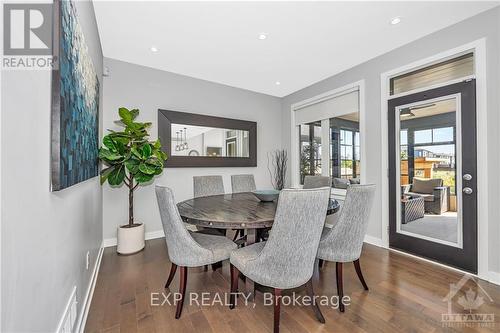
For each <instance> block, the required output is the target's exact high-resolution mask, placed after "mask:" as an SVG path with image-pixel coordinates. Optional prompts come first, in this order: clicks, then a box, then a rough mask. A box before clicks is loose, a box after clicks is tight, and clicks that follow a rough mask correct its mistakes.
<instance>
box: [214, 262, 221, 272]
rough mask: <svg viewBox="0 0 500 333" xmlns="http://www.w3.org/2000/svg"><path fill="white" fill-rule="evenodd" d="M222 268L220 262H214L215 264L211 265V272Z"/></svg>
mask: <svg viewBox="0 0 500 333" xmlns="http://www.w3.org/2000/svg"><path fill="white" fill-rule="evenodd" d="M221 267H222V261H219V262H216V263H213V264H212V271H214V272H215V271H216V270H217V268H221Z"/></svg>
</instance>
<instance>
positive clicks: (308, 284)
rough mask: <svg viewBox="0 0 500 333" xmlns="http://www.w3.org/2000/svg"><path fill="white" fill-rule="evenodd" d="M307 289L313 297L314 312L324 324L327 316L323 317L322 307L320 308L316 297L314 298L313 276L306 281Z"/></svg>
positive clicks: (308, 293)
mask: <svg viewBox="0 0 500 333" xmlns="http://www.w3.org/2000/svg"><path fill="white" fill-rule="evenodd" d="M306 291H307V295H308V296H309V297H310V298H311V307H312V309H313V311H314V314H315V315H316V318H317V319H318V321H319V322H320V323H322V324H324V323H325V317H323V314H322V313H321V309H320V308H319V306H318V303H316V301H315V298H314V290H313V283H312V278H311V279H310V280H309V281H308V282H307V283H306Z"/></svg>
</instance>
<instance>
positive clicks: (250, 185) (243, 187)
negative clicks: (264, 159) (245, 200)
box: [231, 175, 256, 193]
mask: <svg viewBox="0 0 500 333" xmlns="http://www.w3.org/2000/svg"><path fill="white" fill-rule="evenodd" d="M231 188H232V190H233V193H242V192H252V191H255V189H256V187H255V179H254V177H253V175H231Z"/></svg>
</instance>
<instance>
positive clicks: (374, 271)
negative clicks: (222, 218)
mask: <svg viewBox="0 0 500 333" xmlns="http://www.w3.org/2000/svg"><path fill="white" fill-rule="evenodd" d="M115 251H116V248H114V247H113V248H106V249H105V251H104V256H103V259H102V264H101V269H100V272H99V277H98V280H97V285H96V288H95V292H94V297H93V300H92V304H91V307H90V311H89V315H88V320H87V324H86V327H85V331H86V332H147V333H150V332H217V333H218V332H241V333H244V332H272V329H273V307H272V306H264V305H263V301H264V299H263V295H262V294H261V293H259V292H258V293H257V295H256V298H255V303H249V305H247V306H245V305H243V304H241V303H240V302H239V303H238V305H237V306H236V308H235V309H234V310H230V309H229V308H228V307H227V306H223V305H220V304H215V305H213V306H202V305H201V304H200V305H196V304H192V305H190V304H189V302H188V301H187V300H186V302H185V303H184V309H183V312H182V317H181V318H180V319H179V320H176V319H174V316H175V306H174V305H173V304H172V305H168V304H166V305H163V306H152V305H151V293H162V292H166V293H168V291H169V290H168V289H167V290H166V291H165V290H164V289H163V287H164V285H165V281H166V279H167V277H168V274H169V271H170V262H169V260H168V256H167V250H166V245H165V240H164V239H155V240H151V241H147V244H146V248H145V250H144V251H142V252H140V253H138V254H135V255H132V256H119V255H117V254H116V252H115ZM360 262H361V268H362V270H363V275H364V277H365V280H366V283H367V284H368V287H369V288H370V291H365V290H364V289H363V286H362V285H361V283H360V282H359V280H358V277H357V275H356V271H355V268H354V265H353V264H349V263H347V264H344V265H343V274H344V283H343V289H344V295H348V296H350V297H351V304H350V305H347V306H346V307H345V312H344V313H340V312H339V311H338V309H333V308H331V307H325V306H321V311H322V312H323V315H324V317H325V319H326V323H325V324H321V323H319V322H318V321H317V320H316V317H315V314H314V312H313V311H312V310H311V307H310V306H293V305H288V306H286V305H282V306H281V309H282V310H281V311H282V313H281V332H370V333H371V332H381V333H382V332H383V333H387V332H498V331H500V287H499V286H496V285H494V284H490V283H488V282H485V281H481V280H480V281H479V285H480V286H481V287H482V288H484V290H485V291H486V293H488V294H489V296H490V297H491V298H492V299H493V302H490V300H489V299H488V297H487V296H486V295H485V294H484V293H483V292H482V291H481V290H480V288H478V286H477V285H476V284H475V283H474V282H472V281H468V282H467V283H466V285H465V286H464V287H463V288H462V290H461V291H460V292H459V293H458V294H457V296H456V297H455V299H454V301H453V305H452V309H453V313H464V312H463V308H462V307H461V306H460V305H459V303H458V302H457V299H458V298H459V297H460V296H464V295H465V291H467V290H468V289H469V288H470V289H471V290H473V291H474V292H477V293H478V295H480V296H481V297H483V300H484V304H483V305H481V306H480V308H479V309H478V311H473V312H472V313H482V314H494V316H495V318H494V320H495V322H494V326H491V325H490V327H483V328H479V327H478V326H477V324H475V325H474V327H458V326H454V327H451V328H450V327H443V324H442V322H441V314H443V313H447V311H448V305H447V302H445V301H443V298H445V296H446V295H447V294H448V292H449V287H450V283H457V282H458V281H459V280H460V279H461V278H462V274H460V273H457V272H454V271H451V270H447V269H445V268H441V267H439V266H436V265H432V264H429V263H426V262H423V261H420V260H417V259H413V258H410V257H408V256H404V255H401V254H398V253H395V252H390V251H388V250H385V249H381V248H378V247H375V246H372V245H368V244H365V245H364V248H363V254H362V256H361V260H360ZM179 275H180V274H179V272H177V274H176V276H175V277H174V279H173V281H172V283H171V285H170V290H171V291H172V292H177V290H178V287H179ZM313 281H314V291H315V293H316V295H327V296H334V295H336V282H335V263H330V262H325V264H324V267H323V268H322V269H321V272H320V275H319V277H318V276H315V278H314V280H313ZM239 285H240V288H242V287H243V286H244V283H243V282H242V281H241V280H240V282H239ZM229 288H230V272H229V264H228V263H227V262H226V263H224V265H223V267H222V269H218V270H217V271H215V272H213V271H212V270H208V271H207V272H204V271H203V268H200V269H189V274H188V282H187V293H189V292H199V293H201V292H209V293H211V294H210V295H212V296H213V295H214V294H215V293H219V294H220V295H221V296H222V295H224V293H226V292H229ZM240 290H241V289H240ZM300 293H301V294H303V295H305V290H304V291H302V290H300ZM211 299H212V298H211ZM160 301H161V298H160ZM200 302H201V296H200ZM254 304H255V307H254V306H253V305H254ZM466 313H468V311H467V312H466Z"/></svg>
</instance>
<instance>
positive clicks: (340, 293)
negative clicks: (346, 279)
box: [336, 262, 344, 312]
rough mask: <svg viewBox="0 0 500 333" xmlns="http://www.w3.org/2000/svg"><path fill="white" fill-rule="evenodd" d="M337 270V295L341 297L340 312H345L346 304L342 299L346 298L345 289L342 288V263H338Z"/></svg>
mask: <svg viewBox="0 0 500 333" xmlns="http://www.w3.org/2000/svg"><path fill="white" fill-rule="evenodd" d="M336 268H337V294H338V296H339V310H340V312H344V303H343V302H342V299H343V298H344V289H343V287H342V263H341V262H338V263H337V264H336Z"/></svg>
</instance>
